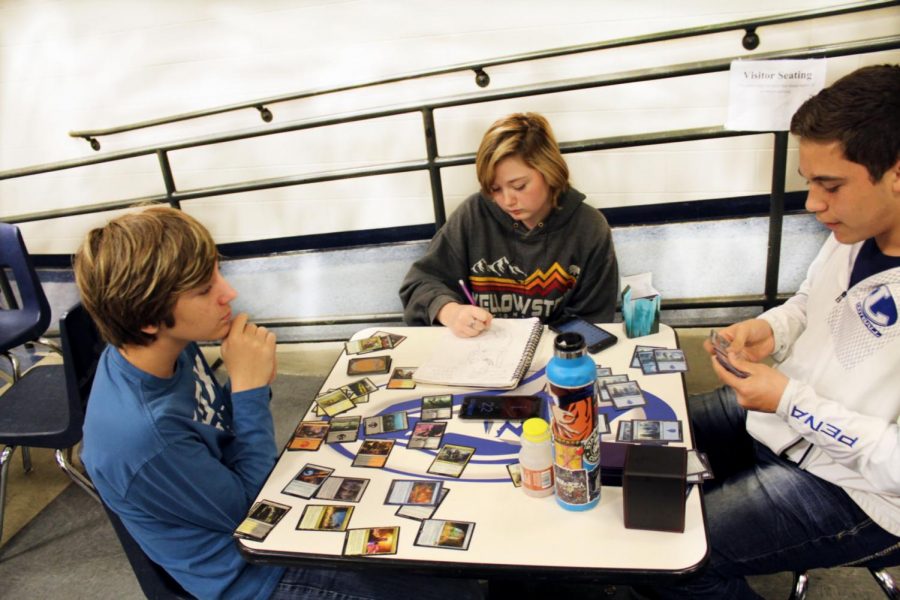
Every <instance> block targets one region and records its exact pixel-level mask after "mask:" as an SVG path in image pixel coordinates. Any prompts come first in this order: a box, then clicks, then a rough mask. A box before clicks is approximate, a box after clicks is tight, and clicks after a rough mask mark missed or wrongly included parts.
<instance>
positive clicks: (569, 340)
mask: <svg viewBox="0 0 900 600" xmlns="http://www.w3.org/2000/svg"><path fill="white" fill-rule="evenodd" d="M553 350H554V354H556V356H558V357H560V358H578V357H579V356H582V355H583V354H584V336H582V335H581V334H580V333H576V332H574V331H567V332H565V333H560V334H559V335H557V336H556V339H555V340H554V342H553Z"/></svg>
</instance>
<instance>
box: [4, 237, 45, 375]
mask: <svg viewBox="0 0 900 600" xmlns="http://www.w3.org/2000/svg"><path fill="white" fill-rule="evenodd" d="M5 268H9V269H10V270H11V271H12V274H13V276H14V277H15V279H16V287H17V288H18V290H19V298H20V299H21V302H22V306H21V307H20V306H18V303H17V302H16V299H15V296H14V295H13V293H12V290H11V288H10V287H9V282H8V281H7V280H6V274H5V273H0V287H2V291H3V295H4V296H5V297H6V300H7V303H8V304H9V307H8V308H7V309H6V310H0V354H3V355H4V356H5V357H6V358H7V360H9V362H10V364H11V365H12V376H13V383H15V381H16V380H17V379H18V378H19V362H18V360H17V359H16V357H15V356H14V355H13V353H12V352H10V350H12V349H13V348H15V347H17V346H21V345H22V344H24V343H26V342H34V341H37V340H39V339H40V337H41V336H42V335H44V333H45V332H46V331H47V327H49V325H50V303H49V302H47V296H46V295H45V294H44V288H43V287H42V286H41V281H40V279H38V276H37V272H36V271H35V270H34V265H33V264H32V262H31V256H30V255H29V254H28V250H27V249H26V248H25V241H24V240H23V239H22V234H21V233H20V232H19V228H18V227H16V226H15V225H10V224H8V223H0V269H5Z"/></svg>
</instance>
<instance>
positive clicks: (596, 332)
mask: <svg viewBox="0 0 900 600" xmlns="http://www.w3.org/2000/svg"><path fill="white" fill-rule="evenodd" d="M552 329H553V330H554V331H556V332H558V333H564V332H569V331H574V332H575V333H580V334H581V336H582V337H583V338H584V342H585V345H587V347H588V350H590V351H591V352H597V351H599V350H602V349H603V348H608V347H609V346H612V345H613V344H615V343H616V341H618V338H616V336H614V335H613V334H611V333H609V332H608V331H605V330H603V329H600V328H599V327H597V326H596V325H594V324H593V323H589V322H587V321H585V320H584V319H580V318H577V317H576V318H573V319H569V320H568V321H563V322H562V323H557V324H554V325H553V328H552Z"/></svg>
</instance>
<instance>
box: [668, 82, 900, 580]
mask: <svg viewBox="0 0 900 600" xmlns="http://www.w3.org/2000/svg"><path fill="white" fill-rule="evenodd" d="M791 133H793V134H794V135H796V136H798V137H799V140H800V168H799V171H800V174H801V175H802V176H803V177H804V178H805V179H806V180H807V181H808V182H809V195H808V198H807V201H806V209H807V210H809V211H810V212H812V213H814V214H815V215H816V218H817V219H818V220H819V221H820V222H821V223H822V224H823V225H825V226H826V227H828V229H830V230H831V232H832V235H831V236H830V237H829V238H828V240H827V241H826V243H825V245H824V246H823V247H822V249H821V250H820V252H819V254H818V256H817V257H816V259H815V261H814V262H813V263H812V265H811V266H810V268H809V272H808V274H807V278H806V281H804V282H803V284H802V285H801V287H800V290H799V291H798V292H797V294H796V295H795V296H794V297H792V298H791V299H790V300H788V301H787V302H786V303H785V304H784V305H782V306H779V307H776V308H773V309H772V310H769V311H767V312H765V313H763V314H762V315H760V317H759V318H757V319H750V320H747V321H743V322H740V323H736V324H734V325H731V326H730V327H728V328H726V329H724V330H723V331H721V334H722V335H723V336H724V337H725V338H726V339H727V340H729V341H730V342H731V345H730V347H729V351H728V357H729V359H730V361H731V363H732V364H733V365H734V366H735V367H736V368H737V369H738V370H740V371H744V372H746V373H748V376H746V377H743V378H742V377H738V376H736V375H735V374H733V373H732V372H730V371H729V370H726V369H725V368H723V367H722V365H721V364H720V363H719V361H718V360H717V358H716V353H715V351H714V350H713V348H712V346H711V345H710V344H709V342H707V343H706V346H707V351H708V352H709V353H710V355H711V360H712V365H713V368H714V369H715V371H716V374H717V375H718V376H719V378H720V379H721V380H722V382H723V383H725V384H726V385H725V387H722V388H720V389H718V390H716V391H714V392H712V393H710V394H705V395H702V396H697V397H693V398H691V401H690V409H691V420H692V424H693V427H694V432H695V436H696V441H697V445H698V447H699V448H700V450H702V451H705V452H707V454H708V455H709V457H710V460H711V463H712V467H713V472H714V474H715V476H716V479H714V480H712V481H711V482H710V483H709V484H707V486H706V487H705V489H704V493H705V502H706V510H707V520H708V524H709V539H710V557H709V562H708V564H707V566H706V568H705V569H704V570H703V571H701V572H700V573H699V574H698V575H697V576H696V577H693V578H691V579H687V580H685V581H684V582H683V583H682V585H681V586H680V587H678V588H671V589H668V590H660V591H659V593H660V595H662V596H663V597H676V598H680V597H690V598H758V597H759V596H757V595H756V594H755V593H754V592H753V591H752V590H751V588H750V587H749V585H748V584H747V582H746V580H745V579H744V578H745V576H747V575H754V574H764V573H774V572H780V571H787V570H793V571H805V570H807V569H812V568H821V567H832V566H838V565H867V566H874V567H884V566H892V565H897V564H900V537H898V536H900V322H898V304H900V66H898V65H881V66H872V67H865V68H862V69H859V70H858V71H855V72H853V73H851V74H849V75H847V76H845V77H843V78H842V79H840V80H838V81H837V82H835V83H834V84H833V85H832V86H830V87H828V88H826V89H824V90H822V91H821V92H820V93H819V94H817V95H816V96H814V97H812V98H810V99H809V100H808V101H806V102H805V103H804V104H803V105H802V106H801V107H800V109H799V110H798V111H797V113H796V114H795V115H794V117H793V119H792V121H791ZM767 357H772V358H773V359H774V361H775V363H776V366H775V367H774V368H773V367H769V366H767V365H765V364H762V363H761V362H760V361H762V360H763V359H765V358H767Z"/></svg>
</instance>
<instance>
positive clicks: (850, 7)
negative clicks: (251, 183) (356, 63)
mask: <svg viewBox="0 0 900 600" xmlns="http://www.w3.org/2000/svg"><path fill="white" fill-rule="evenodd" d="M896 4H898V2H897V0H876V1H866V2H855V3H852V4H845V5H840V6H833V7H828V8H817V9H812V10H804V11H797V12H792V13H785V14H781V15H771V16H767V17H754V18H750V19H742V20H739V21H729V22H727V23H717V24H712V25H704V26H700V27H690V28H685V29H673V30H669V31H662V32H657V33H650V34H644V35H637V36H631V37H624V38H618V39H614V40H605V41H600V42H591V43H587V44H579V45H575V46H564V47H560V48H552V49H549V50H541V51H538V52H526V53H521V54H513V55H508V56H500V57H496V58H491V59H487V60H481V61H477V62H467V63H460V64H456V65H449V66H445V67H438V68H434V69H424V70H420V71H414V72H411V73H403V74H399V75H394V76H390V77H385V78H381V79H372V80H368V81H360V82H356V83H350V84H346V85H340V86H334V87H326V88H321V89H308V90H303V91H299V92H292V93H289V94H281V95H278V96H269V97H267V98H258V99H256V100H248V101H246V102H238V103H235V104H227V105H224V106H217V107H214V108H207V109H203V110H197V111H191V112H186V113H180V114H176V115H171V116H168V117H161V118H158V119H150V120H147V121H139V122H137V123H131V124H127V125H119V126H116V127H107V128H103V129H86V130H80V131H70V132H69V135H70V136H71V137H74V138H83V139H85V140H86V141H87V142H88V143H90V145H91V148H93V149H94V150H100V141H99V140H98V139H97V138H99V137H105V136H110V135H115V134H118V133H125V132H128V131H135V130H138V129H146V128H148V127H156V126H159V125H167V124H170V123H178V122H181V121H189V120H194V119H200V118H203V117H209V116H213V115H220V114H224V113H229V112H236V111H240V110H247V109H254V110H256V111H258V112H259V115H260V118H261V119H262V120H263V121H265V122H266V123H269V122H271V121H272V119H273V114H272V110H271V109H270V108H269V107H270V106H271V105H273V104H279V103H282V102H290V101H292V100H302V99H305V98H312V97H315V96H323V95H326V94H335V93H339V92H347V91H352V90H359V89H364V88H368V87H375V86H379V85H387V84H391V83H399V82H401V81H412V80H416V79H426V78H429V77H437V76H440V75H449V74H451V73H460V72H465V71H472V72H473V73H474V74H475V83H476V85H477V86H478V87H481V88H484V87H487V86H488V85H490V82H491V78H490V75H489V74H488V73H487V71H486V70H485V69H488V68H490V67H498V66H504V65H511V64H515V63H520V62H531V61H536V60H543V59H549V58H558V57H561V56H569V55H574V54H582V53H585V52H596V51H600V50H611V49H614V48H625V47H628V46H638V45H643V44H651V43H655V42H665V41H669V40H678V39H685V38H691V37H698V36H705V35H712V34H715V33H725V32H729V31H743V32H744V36H743V38H742V39H741V44H742V45H743V47H744V48H745V49H746V50H755V49H756V48H757V47H758V46H759V42H760V39H759V34H758V33H757V29H759V28H761V27H766V26H770V25H781V24H785V23H794V22H797V21H806V20H810V19H821V18H825V17H833V16H839V15H846V14H850V13H855V12H861V11H869V10H875V9H879V8H885V7H889V6H894V5H896Z"/></svg>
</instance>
